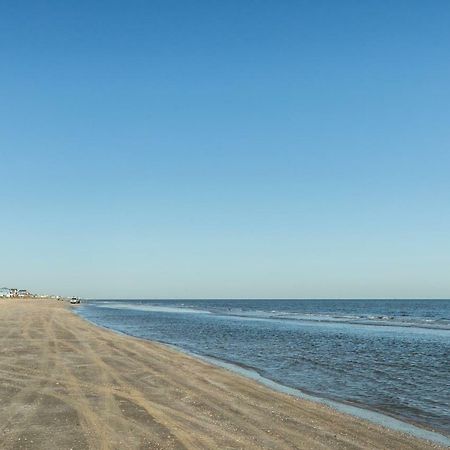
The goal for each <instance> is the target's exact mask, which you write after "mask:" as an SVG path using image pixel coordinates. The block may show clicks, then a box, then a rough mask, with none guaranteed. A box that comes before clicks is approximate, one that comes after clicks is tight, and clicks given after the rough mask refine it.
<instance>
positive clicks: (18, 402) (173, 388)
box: [0, 299, 437, 450]
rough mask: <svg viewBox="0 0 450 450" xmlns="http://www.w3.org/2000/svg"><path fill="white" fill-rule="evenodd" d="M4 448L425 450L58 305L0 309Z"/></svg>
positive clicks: (14, 303) (4, 303)
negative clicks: (92, 321)
mask: <svg viewBox="0 0 450 450" xmlns="http://www.w3.org/2000/svg"><path fill="white" fill-rule="evenodd" d="M0 447H1V448H2V449H45V450H52V449H55V450H56V449H57V450H63V449H67V450H69V449H73V450H76V449H105V450H106V449H124V450H125V449H295V448H305V449H306V448H307V449H316V448H317V449H319V448H320V449H325V448H330V449H344V448H345V449H356V448H358V449H359V448H371V449H375V448H377V449H387V448H389V449H426V448H436V447H437V446H436V445H432V444H430V443H428V442H425V441H420V440H418V439H415V438H413V437H410V436H408V435H404V434H401V433H398V432H395V431H391V430H387V429H384V428H382V427H380V426H378V425H375V424H371V423H369V422H365V421H364V420H360V419H357V418H353V417H351V416H347V415H344V414H341V413H338V412H336V411H333V410H332V409H330V408H328V407H326V406H323V405H320V404H316V403H313V402H309V401H305V400H302V399H298V398H294V397H291V396H288V395H285V394H282V393H278V392H274V391H272V390H270V389H269V388H266V387H264V386H262V385H259V384H258V383H256V382H254V381H252V380H249V379H246V378H245V377H242V376H239V375H236V374H233V373H230V372H228V371H227V370H225V369H222V368H218V367H214V366H212V365H209V364H207V363H205V362H203V361H200V360H197V359H195V358H192V357H190V356H187V355H184V354H183V353H180V352H177V351H176V350H173V349H171V348H169V347H166V346H164V345H161V344H157V343H153V342H146V341H143V340H139V339H135V338H132V337H127V336H122V335H119V334H117V333H114V332H112V331H108V330H104V329H102V328H99V327H96V326H94V325H92V324H90V323H88V322H86V321H85V320H83V319H82V318H80V317H79V316H77V315H76V314H74V313H73V312H72V311H71V309H70V307H69V306H68V305H67V304H65V303H63V302H57V301H51V300H13V299H10V300H1V301H0Z"/></svg>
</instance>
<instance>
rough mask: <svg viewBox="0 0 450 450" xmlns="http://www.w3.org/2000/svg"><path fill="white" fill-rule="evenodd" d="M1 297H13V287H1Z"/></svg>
mask: <svg viewBox="0 0 450 450" xmlns="http://www.w3.org/2000/svg"><path fill="white" fill-rule="evenodd" d="M0 297H8V298H9V297H11V289H9V288H7V287H2V288H0Z"/></svg>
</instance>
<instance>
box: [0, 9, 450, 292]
mask: <svg viewBox="0 0 450 450" xmlns="http://www.w3.org/2000/svg"><path fill="white" fill-rule="evenodd" d="M449 23H450V3H449V2H448V1H439V0H434V1H432V2H423V1H414V0H407V1H406V0H405V1H402V0H398V1H395V2H394V1H380V0H376V1H375V0H373V1H372V0H368V1H364V2H361V1H356V0H355V1H352V0H343V1H340V2H336V1H332V0H329V1H320V0H318V1H301V0H296V1H289V0H286V1H277V0H272V1H269V0H259V1H255V0H245V1H242V0H230V1H215V0H208V1H206V0H205V1H201V0H193V1H190V2H186V1H171V0H164V1H147V0H146V1H140V0H133V1H128V2H125V1H114V0H108V1H106V0H105V1H99V0H97V1H94V0H90V1H64V2H61V1H56V0H55V1H46V0H42V1H39V2H36V1H25V0H24V1H16V0H13V1H9V0H2V1H1V2H0V173H1V181H0V207H1V213H0V214H1V216H0V287H2V286H9V287H18V288H27V289H29V290H31V291H33V292H37V293H55V294H62V295H80V296H83V297H88V298H450V276H449V273H450V271H449V269H450V176H449V174H450V123H449V120H450V58H449V55H450V27H449V26H448V24H449Z"/></svg>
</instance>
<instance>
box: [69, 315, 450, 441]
mask: <svg viewBox="0 0 450 450" xmlns="http://www.w3.org/2000/svg"><path fill="white" fill-rule="evenodd" d="M71 311H72V312H74V313H75V314H76V315H77V316H78V317H80V318H81V319H83V320H85V321H86V322H88V323H89V324H92V325H94V326H96V327H98V328H102V329H105V330H108V331H112V332H114V333H116V334H119V335H122V336H127V337H133V338H134V339H139V340H142V341H145V342H155V343H158V344H161V345H164V346H166V347H168V348H171V349H172V350H175V351H178V352H180V353H183V354H185V355H189V356H191V357H193V358H197V359H199V360H201V361H204V362H207V363H209V364H212V365H215V366H218V367H221V368H223V369H226V370H228V371H230V372H233V373H237V374H239V375H242V376H244V377H246V378H249V379H251V380H253V381H256V382H258V383H260V384H262V385H264V386H266V387H269V388H271V389H273V390H274V391H277V392H282V393H284V394H288V395H292V396H294V397H297V398H300V399H305V400H309V401H313V402H315V403H320V404H323V405H326V406H328V407H330V408H332V409H334V410H335V411H339V412H341V413H344V414H349V415H351V416H353V417H357V418H359V419H363V420H367V421H369V422H372V423H375V424H377V425H380V426H382V427H384V428H388V429H391V430H395V431H399V432H401V433H406V434H409V435H411V436H414V437H416V438H419V439H424V440H427V441H430V442H433V443H436V444H439V445H443V446H445V447H449V448H450V438H448V437H446V436H444V435H443V434H440V433H437V432H435V431H430V430H426V429H424V428H421V427H419V426H416V425H413V424H411V423H408V422H404V421H402V420H399V419H396V418H394V417H391V416H389V415H387V414H382V413H379V412H376V411H372V410H369V409H364V408H362V407H359V406H354V405H350V404H346V403H341V402H338V401H335V400H331V399H327V398H323V397H318V396H315V395H311V394H308V393H306V392H303V391H301V390H300V389H296V388H292V387H289V386H285V385H283V384H281V383H278V382H276V381H273V380H271V379H269V378H266V377H263V376H261V375H260V374H259V373H258V372H257V371H256V370H252V369H249V368H244V367H242V366H239V365H237V364H234V363H231V362H228V361H224V360H221V359H218V358H214V357H211V356H205V355H201V354H198V353H194V352H190V351H188V350H185V349H183V348H182V347H178V346H176V345H173V344H170V343H167V342H164V341H158V340H151V339H145V338H142V337H138V336H134V335H132V334H128V333H124V332H122V331H118V330H116V329H114V328H110V327H107V326H104V325H99V324H97V323H95V322H93V321H91V320H89V319H87V318H85V317H83V316H82V315H81V314H79V313H78V312H77V311H76V310H73V309H72V310H71Z"/></svg>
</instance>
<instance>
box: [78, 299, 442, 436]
mask: <svg viewBox="0 0 450 450" xmlns="http://www.w3.org/2000/svg"><path fill="white" fill-rule="evenodd" d="M78 313H79V314H80V315H81V316H83V317H85V318H86V319H88V320H90V321H92V322H94V323H97V324H99V325H102V326H104V327H108V328H112V329H114V330H117V331H120V332H123V333H127V334H130V335H133V336H137V337H141V338H145V339H151V340H155V341H159V342H164V343H168V344H172V345H175V346H178V347H180V348H181V349H185V350H187V351H189V352H192V353H196V354H200V355H204V356H210V357H214V358H217V359H221V360H224V361H227V362H232V363H234V364H237V365H241V366H243V367H247V368H252V369H254V370H255V371H257V372H258V373H259V374H260V375H262V376H264V377H266V378H269V379H271V380H274V381H277V382H279V383H281V384H283V385H285V386H290V387H294V388H297V389H300V390H303V391H304V392H307V393H310V394H314V395H317V396H319V397H326V398H330V399H334V400H338V401H341V402H350V403H353V404H357V405H360V406H362V407H365V408H369V409H373V410H376V411H380V412H383V413H387V414H389V415H392V416H395V417H397V418H400V419H403V420H406V421H409V422H414V423H417V424H419V425H420V424H421V425H424V426H426V427H428V428H432V429H435V430H436V431H439V432H441V433H443V434H445V435H447V436H448V435H450V300H371V301H367V300H364V301H363V300H297V301H296V300H228V301H227V300H177V301H169V300H164V301H157V300H145V301H141V300H121V301H111V300H95V301H88V302H85V303H84V304H83V305H82V306H81V307H80V308H79V309H78Z"/></svg>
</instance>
